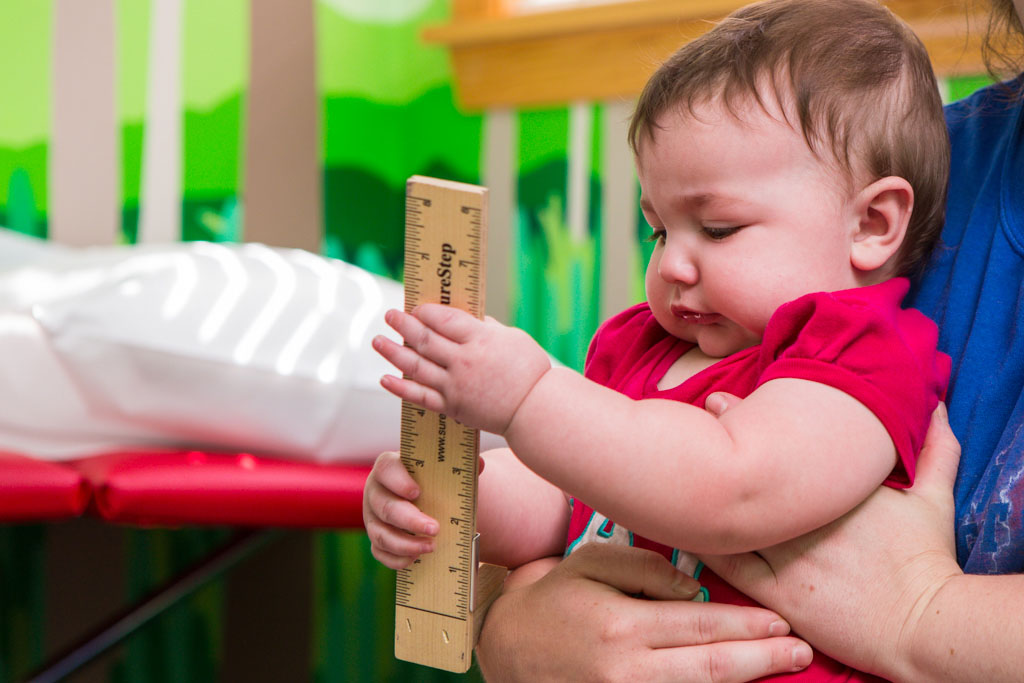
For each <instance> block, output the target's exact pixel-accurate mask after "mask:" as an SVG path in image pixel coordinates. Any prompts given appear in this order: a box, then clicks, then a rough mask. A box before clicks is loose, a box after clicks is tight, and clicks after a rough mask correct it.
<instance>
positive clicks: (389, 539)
mask: <svg viewBox="0 0 1024 683" xmlns="http://www.w3.org/2000/svg"><path fill="white" fill-rule="evenodd" d="M419 495H420V490H419V487H418V486H417V485H416V482H415V481H414V480H413V478H412V477H411V476H410V475H409V473H408V472H407V471H406V469H405V466H404V465H403V464H402V461H401V460H400V459H399V457H398V453H390V452H389V453H381V454H380V456H378V457H377V462H375V463H374V464H373V469H372V470H371V471H370V476H369V478H368V479H367V480H366V486H365V488H363V524H364V525H365V526H366V534H367V535H368V536H369V537H370V552H371V553H373V556H374V557H376V558H377V560H379V561H380V562H381V564H383V565H384V566H386V567H390V568H391V569H403V568H405V567H408V566H409V565H410V564H412V562H413V560H415V559H416V558H417V557H419V556H420V555H423V554H424V553H430V552H433V551H434V541H433V540H431V538H430V537H432V536H435V535H437V532H438V526H437V522H436V521H435V520H434V519H432V518H430V517H429V516H427V515H425V514H424V513H422V512H420V510H419V509H418V508H417V507H416V506H415V505H414V504H413V503H412V502H411V501H413V500H415V499H416V498H417V497H418V496H419Z"/></svg>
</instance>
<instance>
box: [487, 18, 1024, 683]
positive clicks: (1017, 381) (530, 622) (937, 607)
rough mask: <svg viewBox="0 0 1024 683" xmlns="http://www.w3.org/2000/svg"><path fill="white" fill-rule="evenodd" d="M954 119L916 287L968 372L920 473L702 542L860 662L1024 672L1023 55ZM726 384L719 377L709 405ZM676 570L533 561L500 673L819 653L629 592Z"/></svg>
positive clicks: (796, 658) (743, 663)
mask: <svg viewBox="0 0 1024 683" xmlns="http://www.w3.org/2000/svg"><path fill="white" fill-rule="evenodd" d="M992 5H993V6H992V16H993V18H994V20H995V22H996V23H997V24H999V23H1001V24H1002V26H1003V27H1005V28H1006V29H1008V30H1007V31H1005V32H1004V33H1003V34H1002V35H1003V36H1005V37H1006V40H1005V41H1004V42H1003V44H1002V47H1003V48H1004V49H1003V50H1001V52H1002V53H1003V54H1008V55H1010V56H1014V55H1016V56H1017V57H1018V58H1024V28H1022V18H1024V0H1013V2H1011V0H993V3H992ZM990 36H991V37H995V36H997V33H995V32H993V33H991V34H990ZM996 52H1000V50H997V51H996ZM1015 66H1016V68H1015V71H1018V72H1019V70H1020V66H1021V65H1020V63H1018V64H1016V65H1015ZM947 120H948V123H949V126H950V134H951V140H952V144H953V161H952V164H953V165H952V174H951V180H950V193H949V195H950V200H949V207H948V211H947V225H946V229H945V230H944V232H943V247H942V248H940V249H939V250H938V252H937V254H936V256H935V257H934V258H933V259H932V261H931V262H930V264H929V266H928V269H927V271H926V272H925V273H924V274H923V276H922V277H921V279H920V281H919V283H918V285H917V286H916V288H915V291H914V293H913V294H912V297H913V298H912V299H911V300H910V301H909V303H910V304H913V305H915V306H916V307H918V308H921V309H922V310H924V311H925V312H926V313H927V314H929V315H931V316H933V317H934V318H935V319H936V321H937V322H938V323H939V326H940V329H941V330H942V338H941V339H940V346H942V347H943V350H945V351H947V352H948V353H950V355H951V356H952V357H953V361H954V362H953V366H954V376H953V380H952V382H951V390H950V396H949V406H950V413H949V422H947V420H946V416H945V413H944V411H942V410H941V409H940V411H938V412H937V413H936V416H934V417H933V422H932V428H931V431H930V432H929V440H928V443H927V444H926V447H925V450H924V452H922V455H921V462H920V465H919V473H918V481H917V484H916V485H915V486H914V488H913V489H911V490H910V491H907V492H897V491H893V490H884V489H883V490H879V491H878V492H877V493H876V494H875V495H874V496H872V497H871V498H870V499H869V500H868V501H866V502H865V503H864V504H863V505H862V506H861V507H859V508H858V509H857V510H855V511H854V512H852V513H851V514H850V515H848V516H847V517H844V518H843V519H841V520H839V521H838V522H836V523H834V524H832V525H829V526H827V527H825V528H824V529H822V530H820V531H818V532H815V533H814V534H811V535H810V536H808V537H804V538H800V539H796V540H795V541H792V542H790V543H787V544H784V545H782V546H779V547H777V548H772V549H767V550H765V551H762V552H761V553H760V554H758V555H749V556H738V557H728V558H704V559H705V562H706V563H707V564H708V565H709V566H711V567H712V568H713V569H714V570H715V571H716V572H717V573H718V574H719V575H721V576H723V577H725V578H726V579H727V580H729V581H731V582H733V583H735V584H736V585H737V587H738V588H740V589H741V590H743V591H744V592H746V593H748V594H749V595H751V596H753V597H754V598H756V599H757V600H758V601H759V602H761V603H762V604H765V605H767V606H769V607H771V608H773V609H775V610H776V611H777V612H778V613H779V614H782V615H784V616H785V618H786V620H787V621H788V623H789V624H791V625H792V627H793V629H794V631H796V632H798V633H800V634H801V636H802V637H804V638H806V639H807V640H808V641H810V642H813V643H814V645H815V646H816V647H818V648H819V649H821V650H823V651H825V652H827V653H828V654H830V655H832V656H835V657H836V658H838V659H840V660H842V661H845V662H847V663H849V664H851V665H853V666H854V667H856V668H858V669H861V670H865V671H871V672H874V673H877V674H878V675H880V676H883V677H885V678H889V679H894V680H913V681H923V680H979V681H998V680H1019V678H1020V672H1021V671H1022V670H1024V648H1021V647H1020V643H1021V642H1024V623H1022V622H1021V620H1020V616H1019V615H1020V614H1021V612H1022V609H1024V576H1021V575H1014V574H1012V573H1013V572H1021V571H1024V523H1022V519H1024V513H1022V509H1024V475H1022V473H1024V338H1022V336H1021V335H1019V334H1018V333H1017V332H1016V330H1017V328H1018V327H1019V325H1018V324H1017V321H1018V320H1020V318H1021V317H1022V314H1021V313H1020V312H1019V309H1021V306H1020V304H1021V302H1024V289H1022V288H1021V283H1022V282H1024V131H1022V129H1024V74H1022V75H1021V76H1020V77H1018V78H1017V79H1015V80H1014V81H1012V82H1010V84H1009V85H1008V86H1005V87H996V88H990V89H987V90H986V91H983V92H982V93H979V94H978V95H976V96H975V97H973V98H971V99H970V100H968V101H966V102H965V103H959V104H957V105H954V106H952V107H950V108H949V109H948V110H947ZM728 403H729V402H728V401H727V400H726V399H725V398H724V397H719V398H718V402H717V404H715V405H709V409H712V410H713V412H720V411H721V410H723V409H725V407H726V406H727V405H728ZM949 423H952V426H953V431H954V432H955V433H956V434H957V435H958V436H959V437H960V440H961V442H962V443H963V445H964V456H963V462H962V463H961V466H960V472H959V474H958V475H956V486H955V498H956V514H955V521H954V511H953V505H952V498H953V496H951V495H950V491H951V488H953V486H952V485H953V481H954V473H955V472H956V463H957V455H958V451H959V449H958V446H957V443H956V439H955V438H954V437H953V436H952V433H951V432H950V430H949ZM954 526H955V528H956V532H957V533H956V543H955V544H954V539H953V538H952V537H951V535H950V534H949V530H950V529H952V528H954ZM958 559H959V564H958V562H957V560H958ZM961 565H963V567H965V568H966V570H967V571H968V572H971V573H964V570H962V569H961ZM997 574H998V575H997ZM674 578H675V577H674V575H673V573H672V571H671V569H670V568H669V567H667V566H663V565H660V564H658V563H656V562H654V561H652V560H651V559H650V558H649V557H647V556H646V555H644V554H643V553H641V552H640V551H634V550H631V549H622V548H619V549H604V550H602V549H595V550H594V551H593V552H590V553H587V554H586V555H585V556H584V557H582V558H570V559H568V560H566V561H565V562H563V563H561V564H558V565H557V566H556V564H555V562H554V561H542V563H538V564H533V565H528V566H527V567H524V568H522V569H520V570H518V571H517V572H516V573H515V574H513V576H512V577H511V578H510V580H509V583H508V584H507V587H506V592H505V594H504V595H503V596H502V597H501V598H500V599H499V600H498V601H497V602H496V603H495V605H494V606H493V608H492V611H491V613H490V615H489V616H488V619H487V622H486V624H485V627H484V631H483V634H482V637H481V643H480V647H479V649H478V655H479V659H480V662H481V666H482V667H483V670H484V672H485V675H486V676H487V677H488V679H489V680H544V679H558V678H564V679H567V680H591V679H604V680H716V681H742V680H748V679H750V678H755V677H757V676H761V675H765V674H769V673H774V672H784V671H789V670H792V668H793V667H794V666H799V665H800V664H801V663H805V661H806V658H807V657H809V651H808V650H806V649H805V646H804V645H802V644H801V643H800V642H799V641H798V640H796V639H794V638H792V637H770V636H776V635H778V634H779V631H780V630H781V632H783V633H784V632H785V630H786V629H787V626H786V624H785V623H782V624H779V623H777V622H775V617H774V615H772V614H771V613H769V612H765V611H730V612H723V611H721V610H715V609H713V608H709V607H707V606H703V605H700V604H693V603H680V602H672V601H668V600H654V601H652V600H647V601H644V600H636V599H634V598H631V597H628V596H629V594H632V593H636V592H644V593H645V594H647V595H648V596H649V597H653V598H661V597H666V598H667V597H668V596H669V595H671V592H670V591H669V589H668V585H669V584H670V582H671V581H672V580H673V579H674ZM773 622H775V623H774V626H773ZM773 629H775V630H773ZM552 643H554V644H555V645H554V646H552Z"/></svg>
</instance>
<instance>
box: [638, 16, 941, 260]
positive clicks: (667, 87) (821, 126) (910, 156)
mask: <svg viewBox="0 0 1024 683" xmlns="http://www.w3.org/2000/svg"><path fill="white" fill-rule="evenodd" d="M707 105H712V106H720V107H722V108H724V109H725V110H726V111H728V112H729V113H731V114H732V115H733V116H735V117H738V118H740V119H742V118H743V117H744V111H749V110H750V107H749V105H756V107H757V108H760V109H761V110H762V113H768V114H769V115H771V116H775V117H776V118H778V114H779V113H780V112H781V115H782V116H783V117H784V118H785V122H786V123H788V125H789V126H790V127H792V128H793V129H794V130H795V131H797V132H798V133H800V134H801V135H802V136H803V138H804V140H805V141H806V143H807V146H808V147H809V149H810V150H811V151H812V152H813V154H814V155H815V156H816V157H817V158H818V159H819V160H821V162H822V163H825V164H831V165H832V171H833V172H834V173H836V174H837V175H839V176H841V177H842V179H844V180H845V181H847V182H849V183H851V184H852V186H861V185H865V184H867V183H870V182H871V181H874V180H877V179H880V178H885V177H887V176H896V177H901V178H905V179H906V180H907V181H908V182H909V184H910V186H911V188H912V190H913V198H912V199H913V212H912V215H911V217H910V221H909V224H908V226H907V229H906V235H905V238H904V239H903V243H902V246H901V247H900V248H899V251H898V253H897V254H896V256H895V257H894V259H893V260H892V262H890V263H889V264H887V269H888V270H889V271H890V272H889V273H888V274H889V275H908V274H911V273H913V272H914V270H915V269H917V268H918V267H920V266H922V265H923V262H924V261H925V260H926V259H927V256H928V254H929V252H930V251H931V249H932V247H933V246H934V245H935V243H936V241H937V239H938V235H939V232H940V230H941V228H942V223H943V218H944V212H945V203H946V201H945V200H946V184H947V179H948V175H949V138H948V134H947V132H946V125H945V120H944V118H943V114H942V105H941V100H940V97H939V93H938V87H937V85H936V81H935V76H934V74H933V72H932V68H931V63H930V61H929V59H928V54H927V52H926V51H925V48H924V46H923V45H922V44H921V41H920V40H919V39H918V38H917V37H916V36H915V35H914V34H913V32H912V31H911V29H910V28H909V27H908V26H907V25H906V24H905V23H904V22H903V21H902V20H900V19H899V18H898V17H896V16H894V15H893V14H892V13H891V12H890V11H889V10H888V9H886V8H884V7H882V6H881V5H880V4H878V3H877V2H874V1H873V0H769V1H768V2H763V3H758V4H754V5H749V6H747V7H744V8H742V9H740V10H737V11H736V12H734V13H733V14H731V15H730V16H729V17H727V18H726V19H725V20H724V21H722V22H721V23H719V24H717V25H716V26H715V27H714V28H713V29H712V30H711V31H710V32H708V33H706V34H705V35H703V36H701V37H700V38H697V39H696V40H694V41H692V42H690V43H688V44H687V45H685V46H684V47H683V48H681V49H680V50H679V51H677V52H676V53H675V54H674V55H673V56H672V57H670V58H669V59H668V60H667V61H666V62H665V63H664V64H663V65H662V66H661V67H660V68H659V69H658V70H657V72H656V73H655V74H654V75H653V76H652V77H651V79H650V80H649V81H648V83H647V85H646V87H645V88H644V91H643V93H642V95H641V96H640V99H639V101H638V104H637V107H636V110H635V113H634V115H633V119H632V121H631V124H630V129H629V141H630V144H631V145H632V147H633V150H634V152H635V153H636V154H637V155H638V157H639V156H641V154H642V150H643V147H644V145H645V144H646V143H647V142H651V141H652V140H654V139H655V137H656V134H657V131H658V130H659V119H661V118H662V117H663V116H665V115H666V114H667V113H670V112H678V113H681V114H682V115H684V116H685V115H691V116H692V115H696V114H697V113H698V110H700V109H701V108H703V107H706V106H707Z"/></svg>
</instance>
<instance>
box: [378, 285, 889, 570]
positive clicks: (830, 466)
mask: <svg viewBox="0 0 1024 683" xmlns="http://www.w3.org/2000/svg"><path fill="white" fill-rule="evenodd" d="M387 320H388V323H389V324H390V325H391V326H392V327H394V328H395V330H397V331H398V332H399V334H401V335H402V337H403V338H404V339H405V341H406V346H405V347H402V346H399V345H398V344H395V343H394V342H392V341H389V340H386V339H383V338H377V339H375V340H374V347H375V348H376V349H377V350H378V351H379V352H380V353H381V354H382V355H383V356H384V357H385V358H386V359H388V360H389V361H390V362H391V363H393V364H394V365H395V366H396V367H397V368H398V369H399V370H401V371H402V372H403V373H404V374H405V376H406V377H405V378H402V379H400V378H397V377H385V378H383V379H382V384H383V385H384V387H385V388H386V389H387V390H389V391H391V392H392V393H394V394H396V395H398V396H400V397H401V398H403V399H405V400H408V401H412V402H414V403H417V404H419V405H423V406H425V407H427V408H430V409H432V410H437V411H440V412H445V413H447V414H448V415H450V416H453V417H455V419H457V420H459V421H460V422H463V423H465V424H468V425H470V426H473V427H478V428H482V429H487V430H488V431H492V432H496V433H499V434H502V435H504V436H505V438H506V440H507V441H508V442H509V445H510V446H511V447H512V448H513V449H514V451H515V453H516V455H517V456H518V458H519V459H520V460H521V461H522V462H523V463H524V464H525V465H526V466H527V467H529V468H530V469H532V470H533V471H534V472H536V473H537V474H538V475H540V476H541V477H543V478H544V479H545V480H547V481H549V482H551V483H552V484H553V485H555V486H558V487H560V488H561V489H562V490H564V491H565V492H566V493H567V494H569V495H572V496H576V497H578V498H580V499H582V500H585V501H587V503H588V504H589V505H591V506H592V507H593V508H594V509H597V510H600V511H601V512H602V513H603V514H605V515H607V516H608V517H609V518H610V519H614V520H616V522H618V523H620V524H623V525H624V526H625V527H627V528H629V529H631V530H632V531H634V532H637V533H640V534H642V535H644V536H647V537H649V538H653V539H655V540H657V541H660V542H662V543H665V544H667V545H672V546H674V547H678V548H686V549H687V550H690V551H693V552H703V553H711V554H727V553H733V552H742V551H747V550H754V549H758V548H763V547H766V546H769V545H773V544H775V543H780V542H782V541H784V540H788V539H790V538H795V537H796V536H799V535H801V534H803V533H806V532H808V531H810V530H812V529H815V528H817V527H819V526H822V525H823V524H826V523H828V522H830V521H832V520H834V519H836V518H838V517H839V516H841V515H842V514H844V513H846V512H848V511H849V510H851V509H853V507H855V506H856V505H857V504H858V503H860V502H861V501H863V500H864V499H865V498H866V497H867V496H868V495H869V494H870V493H871V492H872V491H873V490H874V489H875V488H877V487H878V486H879V485H880V484H881V483H882V481H883V480H884V479H885V478H886V476H887V475H888V474H889V473H890V472H891V471H892V469H893V466H894V464H895V462H896V452H895V448H894V446H893V443H892V440H891V439H890V437H889V435H888V432H887V431H886V429H885V427H884V426H883V425H882V423H881V422H880V421H879V419H878V418H877V417H875V415H874V414H873V413H871V411H869V410H868V409H867V408H866V407H865V406H864V405H863V404H861V403H860V402H858V401H857V400H856V399H854V398H853V397H851V396H849V395H847V394H845V393H843V392H841V391H839V390H838V389H835V388H833V387H830V386H827V385H825V384H819V383H816V382H811V381H807V380H799V379H776V380H772V381H770V382H766V383H765V384H764V385H762V386H761V387H759V388H758V389H757V390H756V391H754V392H753V393H752V394H751V395H750V396H748V397H747V399H746V400H744V401H743V402H742V404H741V405H740V406H738V407H736V408H734V409H731V410H729V411H727V412H726V413H725V414H724V415H723V416H722V418H721V419H718V418H716V417H715V416H713V415H710V414H709V413H707V412H705V411H704V410H701V409H699V408H696V407H694V406H691V405H687V404H684V403H680V402H676V401H666V400H660V399H648V400H643V401H634V400H632V399H629V398H627V397H625V396H623V395H621V394H619V393H617V392H615V391H612V390H611V389H608V388H606V387H603V386H600V385H598V384H596V383H594V382H591V381H589V380H587V379H585V378H584V377H582V376H581V375H579V374H578V373H575V372H572V371H570V370H567V369H564V368H551V367H550V366H549V364H548V361H547V356H546V354H544V352H543V350H541V349H540V347H539V345H537V344H536V342H534V341H533V340H532V339H530V338H529V336H528V335H526V334H525V333H523V332H521V331H519V330H513V329H511V328H507V327H505V326H503V325H500V324H499V323H497V322H495V321H486V322H481V321H479V320H476V319H475V318H473V317H472V316H470V315H469V314H466V313H463V312H461V311H458V310H454V309H450V308H448V307H444V306H438V305H432V306H427V305H425V306H420V307H418V308H417V309H416V310H415V311H413V315H408V314H404V313H400V312H398V311H389V312H388V315H387Z"/></svg>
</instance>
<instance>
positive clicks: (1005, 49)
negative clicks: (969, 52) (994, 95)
mask: <svg viewBox="0 0 1024 683" xmlns="http://www.w3.org/2000/svg"><path fill="white" fill-rule="evenodd" d="M990 5H991V7H990V8H989V14H988V26H987V28H986V30H985V38H984V40H983V41H982V44H981V56H982V58H983V59H984V60H985V66H987V67H988V72H989V75H991V76H992V77H993V78H995V79H996V80H1000V79H1003V78H1008V77H1013V76H1016V75H1017V74H1019V73H1020V72H1021V71H1022V70H1024V25H1021V20H1020V16H1019V15H1018V14H1017V10H1016V8H1015V7H1014V6H1013V0H990ZM1020 87H1021V88H1024V84H1022V85H1021V86H1020ZM1018 94H1020V93H1018Z"/></svg>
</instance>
